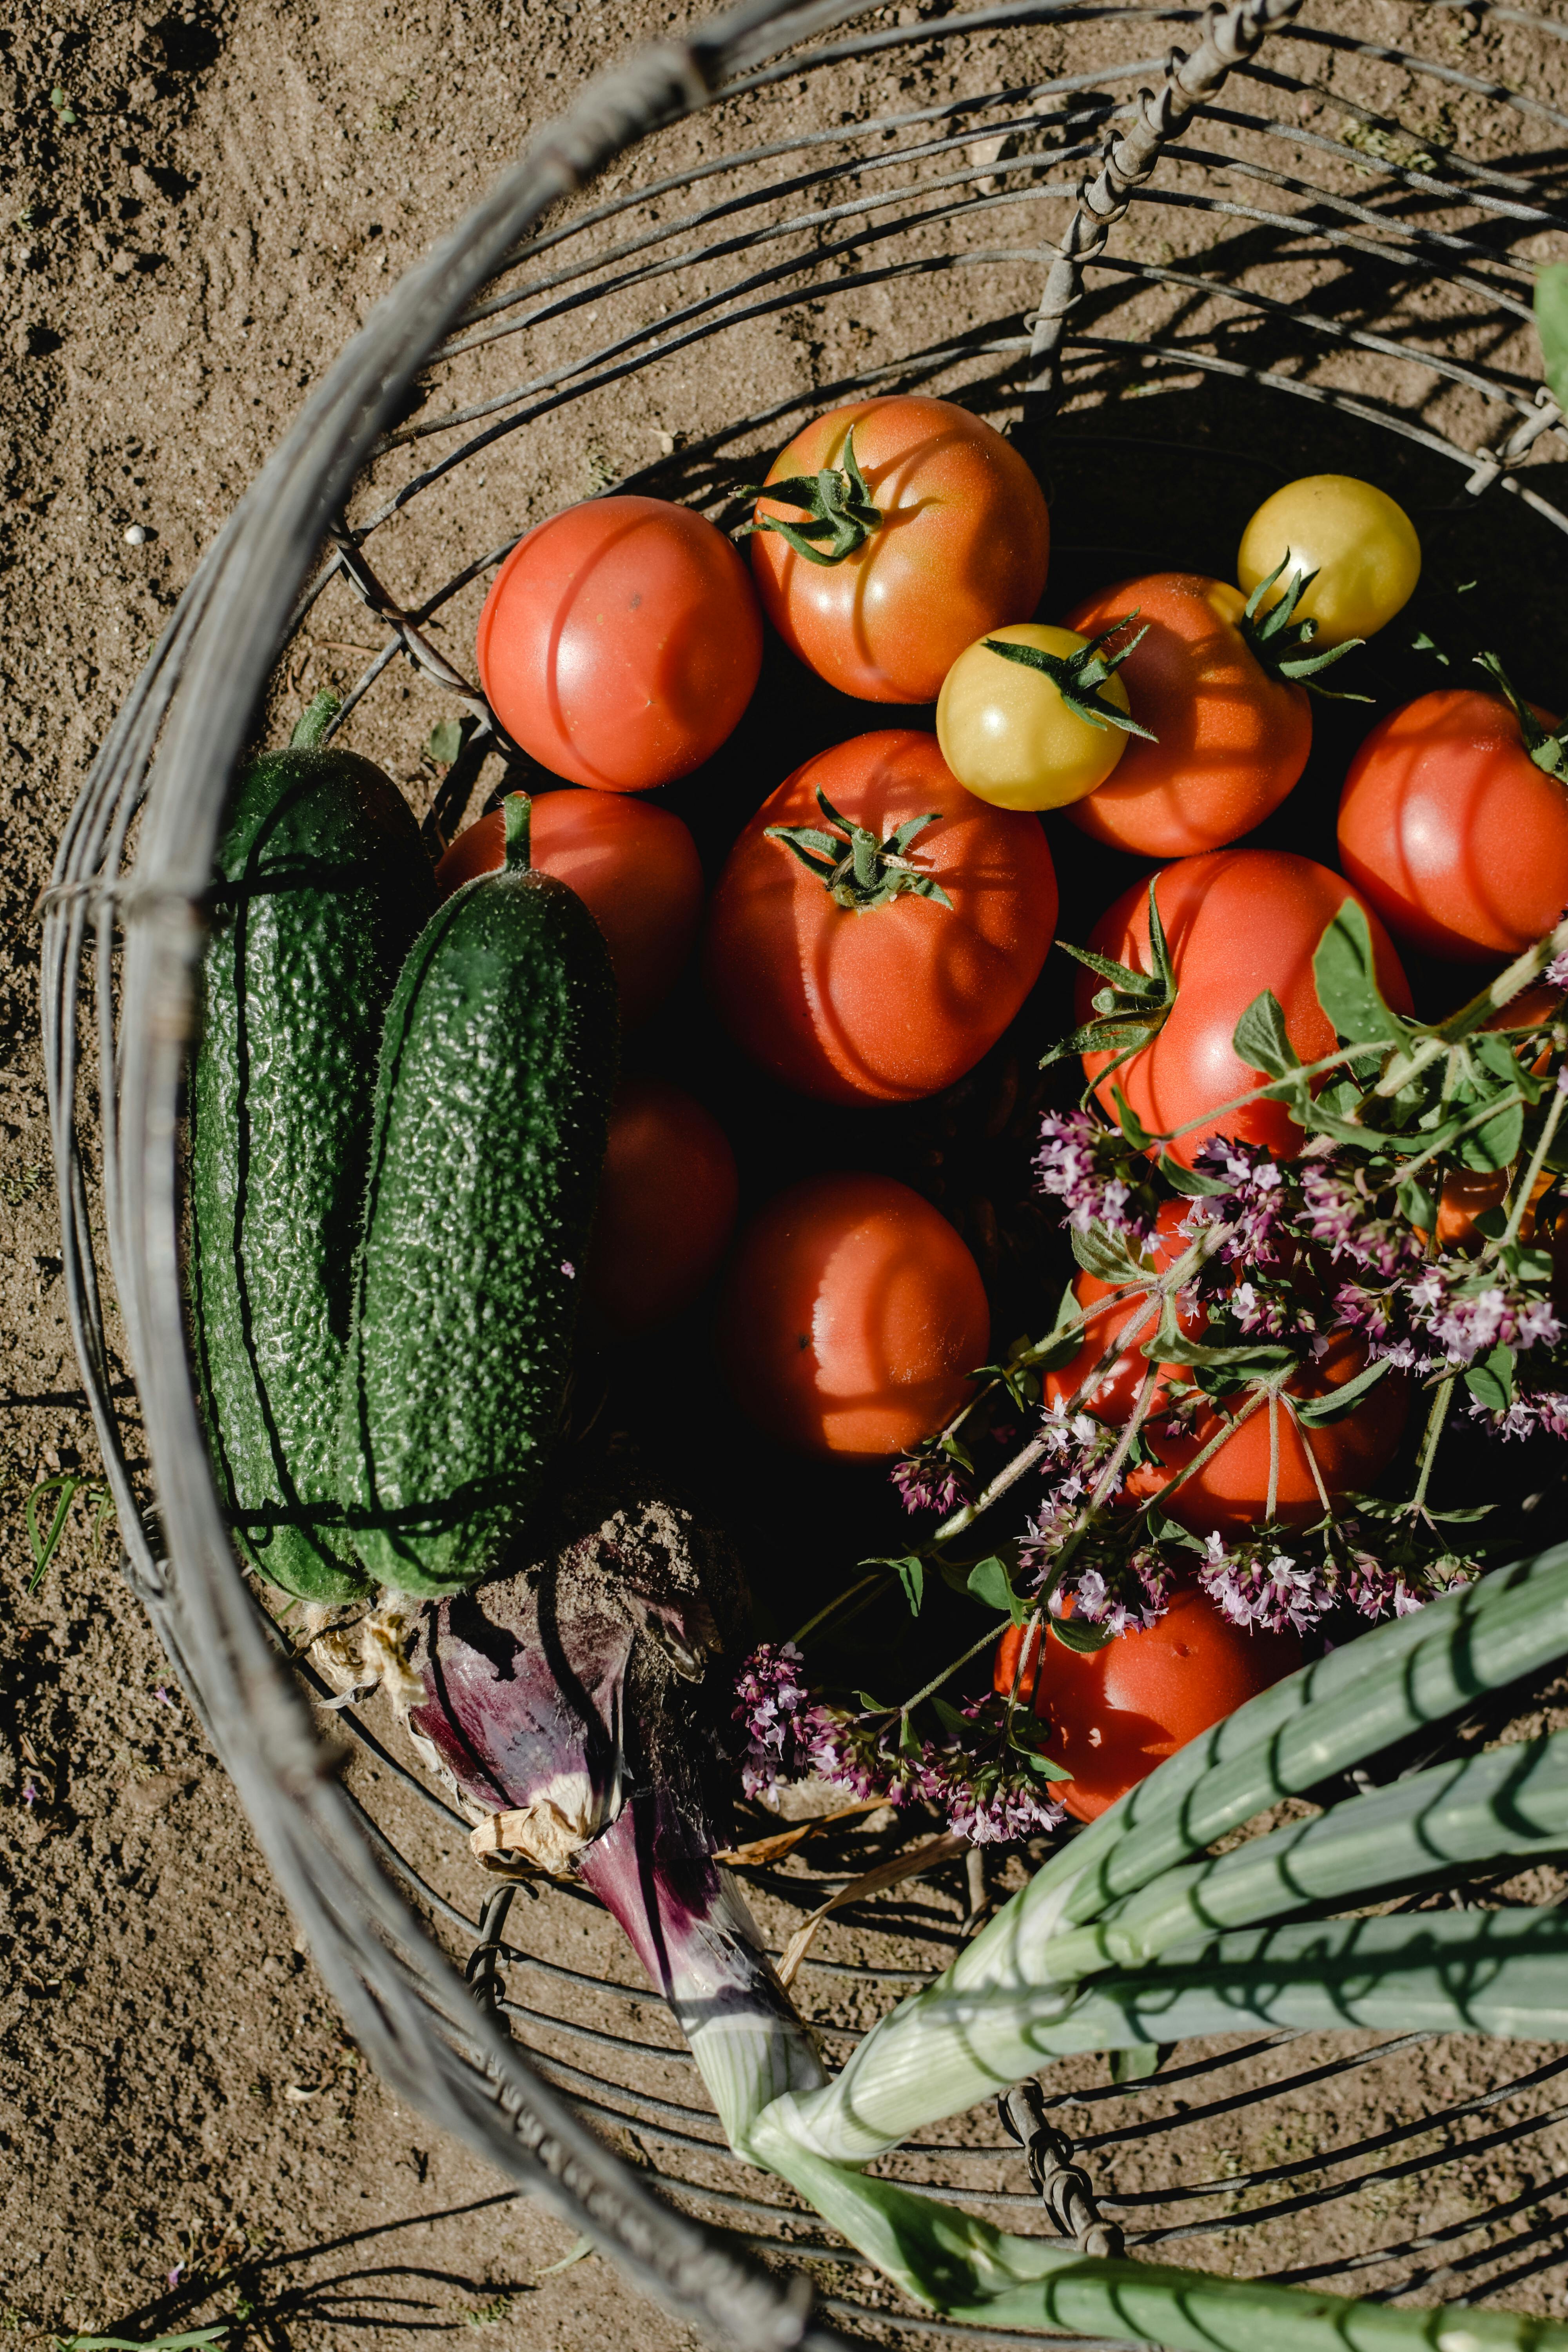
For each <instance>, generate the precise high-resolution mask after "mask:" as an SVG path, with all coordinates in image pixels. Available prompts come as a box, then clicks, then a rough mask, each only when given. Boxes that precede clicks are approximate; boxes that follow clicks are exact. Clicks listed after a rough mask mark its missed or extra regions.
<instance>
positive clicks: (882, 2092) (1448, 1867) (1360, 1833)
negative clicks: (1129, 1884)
mask: <svg viewBox="0 0 1568 2352" xmlns="http://www.w3.org/2000/svg"><path fill="white" fill-rule="evenodd" d="M1565 1848H1568V1733H1563V1734H1557V1735H1554V1736H1553V1737H1552V1738H1542V1739H1533V1740H1529V1741H1525V1742H1522V1743H1521V1745H1520V1746H1518V1747H1515V1748H1501V1749H1499V1750H1497V1751H1496V1752H1495V1753H1494V1754H1491V1755H1486V1756H1475V1757H1471V1758H1469V1759H1467V1760H1465V1761H1463V1762H1460V1763H1458V1764H1446V1765H1440V1766H1438V1767H1436V1769H1433V1770H1432V1771H1430V1772H1423V1773H1420V1774H1416V1775H1414V1776H1413V1777H1412V1778H1411V1779H1409V1780H1397V1781H1395V1782H1394V1784H1393V1786H1392V1787H1390V1788H1387V1789H1379V1790H1374V1791H1373V1794H1372V1795H1370V1796H1366V1797H1354V1798H1352V1799H1351V1800H1350V1801H1348V1802H1347V1803H1345V1804H1342V1805H1336V1806H1335V1807H1334V1808H1333V1810H1332V1811H1331V1812H1328V1813H1325V1814H1322V1815H1321V1816H1320V1817H1319V1818H1318V1819H1317V1820H1314V1821H1310V1822H1292V1823H1290V1824H1289V1827H1287V1828H1285V1829H1281V1830H1276V1831H1275V1832H1273V1833H1272V1834H1271V1835H1270V1836H1268V1837H1263V1838H1257V1839H1254V1840H1253V1841H1252V1842H1251V1843H1248V1844H1247V1845H1242V1846H1238V1847H1237V1848H1235V1849H1234V1850H1233V1851H1232V1852H1231V1853H1226V1854H1222V1855H1220V1856H1219V1857H1218V1859H1217V1860H1211V1861H1205V1862H1201V1863H1193V1864H1186V1865H1185V1866H1184V1867H1183V1868H1181V1869H1179V1870H1173V1871H1170V1872H1168V1873H1166V1874H1165V1875H1164V1876H1163V1878H1159V1879H1156V1880H1155V1881H1154V1883H1153V1885H1151V1886H1148V1887H1145V1888H1143V1889H1142V1890H1141V1891H1140V1893H1138V1894H1137V1895H1131V1896H1129V1898H1128V1899H1127V1901H1126V1903H1125V1904H1124V1905H1122V1906H1121V1907H1120V1910H1119V1912H1118V1913H1117V1915H1116V1916H1113V1917H1111V1918H1110V1919H1101V1920H1097V1921H1096V1922H1095V1924H1094V1925H1093V1926H1092V1927H1079V1928H1072V1929H1068V1931H1067V1932H1065V1933H1064V1934H1061V1935H1059V1936H1058V1937H1054V1938H1053V1939H1051V1940H1049V1941H1047V1943H1046V1944H1045V1945H1044V1946H1043V1947H1042V1948H1040V1949H1038V1950H1037V1951H1036V1952H1035V1953H1033V1954H1032V1955H1031V1963H1030V1966H1029V1968H1028V1969H1027V1971H1026V1972H1025V1971H1023V1970H1020V1971H1019V1972H1018V1973H1017V1974H1016V1975H1014V1976H1013V1977H1012V1978H1010V1979H1003V1980H1001V1981H998V1980H997V1979H996V1978H995V1976H994V1974H993V1975H992V1976H990V1977H989V1978H988V1979H987V1980H986V1981H984V1983H981V1984H978V1985H976V1984H973V1983H965V1982H964V1981H963V1970H962V1966H961V1965H960V1966H955V1967H953V1968H952V1969H948V1970H947V1971H946V1972H945V1973H944V1974H943V1975H942V1976H941V1977H939V1978H938V1979H937V1980H936V1982H935V1983H934V1984H932V1985H930V1986H928V1987H927V1988H926V1989H925V1990H923V1991H921V1992H920V1993H917V1994H916V1995H915V1996H914V1997H913V1999H911V2000H905V2001H902V2002H900V2005H899V2007H898V2008H897V2009H896V2010H895V2011H893V2013H892V2015H891V2016H890V2017H888V2018H885V2019H884V2020H883V2021H882V2023H881V2024H880V2025H879V2027H877V2029H876V2030H875V2032H873V2033H870V2034H868V2035H867V2037H866V2039H865V2041H864V2042H862V2043H861V2044H860V2046H859V2048H858V2050H857V2051H856V2052H855V2053H854V2054H853V2056H852V2057H851V2058H850V2060H849V2061H848V2063H847V2065H846V2066H845V2068H844V2070H843V2072H842V2074H839V2075H838V2076H837V2078H836V2079H835V2080H834V2081H833V2082H832V2083H830V2084H826V2085H825V2086H824V2087H823V2088H822V2089H820V2090H817V2091H808V2092H806V2093H805V2094H803V2095H799V2096H796V2097H794V2098H791V2099H788V2100H786V2101H785V2102H784V2106H785V2107H786V2108H787V2109H789V2110H790V2111H791V2112H792V2114H793V2117H794V2123H795V2130H796V2132H797V2133H798V2134H799V2135H800V2136H801V2137H804V2138H805V2139H806V2140H808V2141H809V2143H810V2145H811V2146H812V2147H815V2148H816V2149H817V2150H818V2151H819V2153H821V2154H822V2155H825V2156H828V2157H831V2158H834V2159H835V2160H836V2161H841V2162H846V2163H864V2162H866V2161H867V2160H868V2158H872V2157H875V2156H879V2155H881V2154H883V2153H885V2151H886V2150H887V2149H889V2148H890V2147H897V2146H898V2144H899V2142H900V2140H902V2139H904V2138H906V2137H908V2135H909V2134H910V2132H912V2131H918V2130H920V2129H921V2128H922V2127H923V2126H926V2125H928V2124H933V2123H937V2122H940V2121H941V2119H942V2117H943V2116H950V2115H955V2114H958V2113H959V2112H961V2111H962V2110H963V2108H966V2107H969V2106H972V2105H973V2104H974V2102H975V2101H976V2100H977V2099H982V2098H985V2097H988V2096H990V2095H994V2093H995V2092H997V2091H999V2090H1004V2089H1005V2087H1006V2086H1007V2084H1009V2083H1016V2081H1017V2080H1018V2079H1019V2077H1020V2076H1021V2075H1024V2074H1032V2073H1033V2072H1034V2071H1035V2069H1036V2068H1037V2066H1039V2064H1040V2063H1041V2061H1042V2059H1043V2058H1044V2057H1047V2056H1049V2055H1051V2054H1052V2053H1053V2052H1054V2051H1055V2050H1056V2047H1057V2043H1056V2039H1055V2037H1056V2034H1057V2032H1058V2031H1059V2030H1065V2026H1066V2021H1070V2018H1071V2016H1072V2013H1073V2011H1074V2010H1075V2007H1076V2005H1077V2003H1078V2001H1079V1997H1080V1987H1082V1986H1083V1983H1084V1980H1085V1979H1089V1978H1095V1977H1098V1976H1099V1975H1100V1973H1101V1972H1102V1971H1104V1970H1105V1969H1108V1968H1116V1969H1122V1970H1127V1969H1147V1968H1149V1967H1151V1966H1152V1965H1153V1964H1155V1963H1157V1962H1158V1961H1159V1960H1160V1958H1161V1956H1162V1954H1163V1953H1164V1952H1167V1951H1169V1950H1171V1949H1172V1948H1173V1947H1179V1946H1181V1945H1184V1944H1188V1945H1190V1944H1191V1943H1193V1942H1194V1940H1196V1939H1200V1938H1202V1937H1205V1936H1206V1935H1212V1934H1213V1933H1215V1931H1216V1930H1221V1929H1225V1928H1237V1927H1254V1926H1257V1927H1268V1926H1269V1925H1270V1924H1272V1923H1274V1922H1276V1921H1278V1920H1279V1918H1280V1917H1281V1916H1288V1915H1289V1914H1290V1913H1291V1912H1297V1911H1300V1910H1303V1909H1306V1908H1308V1907H1310V1906H1312V1905H1314V1904H1325V1905H1327V1904H1343V1903H1349V1902H1358V1901H1360V1902H1365V1901H1368V1900H1370V1899H1371V1898H1372V1897H1373V1895H1382V1894H1384V1892H1391V1891H1393V1890H1394V1889H1397V1888H1402V1887H1406V1886H1412V1885H1423V1884H1430V1883H1431V1882H1432V1881H1433V1880H1435V1879H1436V1880H1441V1879H1444V1878H1447V1877H1450V1876H1452V1875H1454V1874H1455V1873H1456V1872H1457V1871H1459V1870H1461V1869H1463V1868H1465V1867H1466V1866H1468V1865H1473V1864H1476V1863H1479V1862H1489V1861H1491V1860H1493V1859H1495V1858H1496V1857H1497V1856H1498V1855H1500V1854H1510V1855H1521V1856H1523V1855H1533V1856H1536V1857H1538V1858H1539V1857H1541V1856H1543V1855H1546V1854H1554V1853H1562V1852H1563V1850H1564V1849H1565ZM1399 1924H1401V1925H1403V1926H1404V1927H1405V1929H1406V1931H1407V1932H1408V1933H1409V1934H1410V1935H1411V1936H1412V1937H1413V1938H1414V1939H1415V1940H1416V1941H1417V1942H1418V1940H1419V1937H1420V1936H1421V1934H1422V1933H1423V1932H1424V1928H1425V1924H1426V1923H1425V1921H1424V1919H1423V1917H1422V1915H1420V1914H1418V1913H1417V1914H1406V1915H1405V1916H1404V1918H1403V1920H1402V1921H1401V1922H1400V1923H1399ZM1089 1990H1090V1992H1091V1993H1092V1992H1093V1991H1094V1990H1098V1987H1093V1986H1091V1987H1090V1989H1089ZM1237 2022H1238V2021H1237V2020H1236V2019H1235V2017H1234V2015H1233V2016H1232V2017H1231V2020H1230V2022H1229V2023H1228V2024H1226V2025H1220V2026H1211V2027H1210V2028H1208V2029H1206V2030H1208V2031H1213V2032H1235V2031H1236V2030H1237ZM1150 2038H1151V2037H1150V2034H1149V2032H1148V2031H1147V2026H1146V2023H1145V2022H1143V2021H1141V2022H1140V2024H1139V2027H1138V2030H1137V2032H1136V2036H1135V2039H1136V2040H1137V2041H1140V2042H1143V2041H1147V2040H1149V2039H1150ZM1157 2038H1158V2039H1160V2040H1163V2041H1170V2040H1172V2039H1173V2033H1172V2032H1170V2031H1169V2030H1166V2031H1164V2032H1162V2033H1161V2034H1160V2035H1159V2036H1158V2037H1157ZM1073 2046H1075V2047H1089V2048H1102V2047H1103V2046H1104V2044H1103V2043H1102V2042H1089V2043H1088V2044H1083V2043H1079V2042H1075V2043H1074V2045H1073Z"/></svg>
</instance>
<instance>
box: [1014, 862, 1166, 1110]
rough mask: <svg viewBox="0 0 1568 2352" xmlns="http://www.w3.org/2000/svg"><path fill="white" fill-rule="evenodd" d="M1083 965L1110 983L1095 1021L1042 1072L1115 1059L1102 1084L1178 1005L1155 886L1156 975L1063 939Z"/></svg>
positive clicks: (1097, 997)
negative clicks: (1077, 1060) (1086, 1057)
mask: <svg viewBox="0 0 1568 2352" xmlns="http://www.w3.org/2000/svg"><path fill="white" fill-rule="evenodd" d="M1057 945H1058V947H1059V948H1061V949H1063V950H1065V951H1066V952H1067V954H1068V955H1069V956H1072V957H1073V958H1074V959H1075V960H1076V961H1078V962H1079V963H1081V964H1087V965H1088V967H1089V971H1094V972H1098V973H1099V974H1100V978H1101V979H1102V980H1103V981H1104V982H1106V983H1107V985H1106V986H1105V987H1104V988H1101V989H1099V990H1097V991H1096V992H1095V994H1094V996H1093V998H1092V999H1091V1002H1092V1003H1093V1005H1094V1010H1095V1013H1096V1016H1097V1017H1096V1018H1095V1019H1094V1020H1093V1021H1086V1022H1085V1023H1084V1024H1083V1025H1082V1026H1081V1027H1080V1028H1078V1029H1075V1030H1074V1031H1073V1033H1072V1034H1071V1036H1070V1037H1064V1038H1063V1039H1062V1040H1061V1042H1060V1044H1059V1045H1053V1046H1052V1047H1051V1049H1050V1051H1049V1053H1047V1054H1044V1055H1041V1057H1040V1067H1041V1069H1042V1070H1047V1069H1049V1067H1050V1066H1051V1064H1052V1063H1053V1062H1062V1061H1066V1060H1067V1059H1068V1056H1069V1055H1074V1054H1105V1053H1109V1054H1112V1055H1114V1056H1115V1059H1114V1060H1113V1061H1110V1062H1108V1063H1107V1065H1106V1066H1105V1068H1104V1069H1103V1070H1101V1071H1100V1076H1098V1077H1097V1078H1096V1080H1095V1081H1094V1085H1095V1087H1100V1086H1101V1085H1103V1084H1104V1082H1105V1080H1106V1079H1107V1078H1108V1077H1109V1076H1110V1073H1111V1071H1112V1070H1119V1069H1120V1068H1121V1065H1122V1063H1123V1062H1129V1061H1131V1058H1132V1056H1133V1055H1134V1054H1141V1053H1142V1051H1143V1048H1144V1047H1145V1045H1152V1043H1153V1041H1154V1039H1155V1038H1156V1037H1157V1036H1158V1035H1159V1034H1160V1032H1161V1030H1162V1029H1163V1027H1164V1025H1165V1023H1166V1021H1167V1020H1168V1019H1169V1018H1170V1014H1171V1011H1172V1008H1173V1005H1174V1004H1175V1002H1176V973H1175V967H1174V966H1173V963H1172V961H1171V950H1170V947H1169V944H1168V943H1167V941H1166V938H1165V926H1164V924H1163V922H1162V921H1161V920H1160V909H1159V907H1158V905H1157V903H1156V901H1155V898H1154V885H1153V883H1152V882H1151V883H1150V885H1149V950H1150V953H1151V954H1152V957H1153V959H1154V969H1153V971H1134V970H1133V968H1132V966H1131V964H1125V963H1117V962H1116V961H1114V960H1113V959H1112V958H1111V957H1110V956H1102V955H1096V954H1095V953H1094V951H1093V950H1092V949H1090V948H1075V947H1074V946H1073V944H1072V942H1071V940H1058V941H1057Z"/></svg>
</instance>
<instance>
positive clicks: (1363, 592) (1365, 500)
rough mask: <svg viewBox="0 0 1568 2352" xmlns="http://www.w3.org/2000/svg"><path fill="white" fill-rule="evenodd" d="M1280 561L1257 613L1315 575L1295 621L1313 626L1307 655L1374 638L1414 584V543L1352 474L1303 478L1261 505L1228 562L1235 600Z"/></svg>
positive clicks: (1394, 513)
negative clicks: (1232, 563)
mask: <svg viewBox="0 0 1568 2352" xmlns="http://www.w3.org/2000/svg"><path fill="white" fill-rule="evenodd" d="M1287 558H1288V559H1289V562H1287V561H1286V560H1287ZM1282 562H1284V563H1286V569H1285V571H1284V572H1281V574H1280V576H1279V584H1278V586H1277V587H1275V588H1272V589H1271V590H1270V591H1269V593H1268V595H1267V596H1266V597H1265V598H1264V610H1265V611H1267V610H1268V606H1269V605H1270V604H1277V603H1278V602H1279V598H1280V597H1281V596H1282V595H1283V594H1284V593H1285V591H1286V589H1287V588H1288V587H1289V583H1290V580H1291V577H1292V576H1293V575H1294V574H1296V573H1298V572H1316V573H1317V575H1318V576H1317V578H1316V579H1315V580H1314V581H1313V583H1312V584H1311V586H1310V588H1309V589H1308V590H1307V593H1306V594H1305V595H1304V596H1303V597H1302V599H1301V601H1300V604H1298V605H1297V607H1296V614H1297V617H1298V618H1299V619H1300V620H1311V621H1316V623H1317V625H1318V634H1317V635H1316V636H1315V637H1314V638H1313V640H1312V650H1313V651H1314V652H1327V650H1328V648H1329V647H1330V646H1342V645H1343V644H1344V643H1345V642H1346V640H1347V639H1348V638H1351V637H1371V636H1375V635H1376V634H1377V632H1378V630H1379V629H1381V628H1382V627H1383V626H1384V624H1385V623H1386V622H1389V621H1392V620H1393V618H1394V614H1395V613H1397V612H1399V611H1400V610H1401V609H1402V608H1403V607H1404V606H1405V604H1408V603H1409V601H1410V598H1411V596H1412V595H1413V593H1415V583H1416V582H1417V580H1419V579H1420V577H1421V542H1420V541H1419V540H1418V539H1417V538H1416V536H1415V524H1414V523H1413V522H1412V521H1411V520H1410V517H1409V516H1408V515H1407V514H1406V513H1405V509H1404V508H1403V507H1399V506H1395V504H1394V500H1393V499H1391V498H1390V497H1389V495H1388V493H1387V491H1386V490H1379V489H1375V488H1373V485H1372V483H1371V482H1358V481H1357V480H1356V478H1355V477H1354V476H1353V475H1352V474H1308V475H1305V476H1304V477H1303V478H1302V479H1301V480H1300V481H1299V482H1287V484H1286V485H1285V488H1283V489H1282V490H1276V491H1275V493H1274V496H1273V497H1272V498H1271V499H1265V500H1264V502H1263V504H1262V505H1261V506H1260V507H1259V508H1258V512H1257V513H1256V514H1255V515H1254V516H1253V518H1252V520H1251V521H1250V522H1249V523H1248V524H1247V529H1246V530H1245V531H1244V532H1243V533H1242V538H1241V552H1240V554H1239V555H1238V556H1237V560H1236V571H1237V579H1238V580H1239V581H1240V583H1241V589H1242V593H1243V594H1244V595H1247V596H1250V595H1251V593H1252V592H1253V590H1254V589H1255V588H1256V587H1257V586H1258V582H1259V581H1260V580H1267V579H1268V575H1269V573H1270V572H1272V571H1274V570H1275V568H1276V566H1277V565H1279V564H1280V563H1282Z"/></svg>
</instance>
